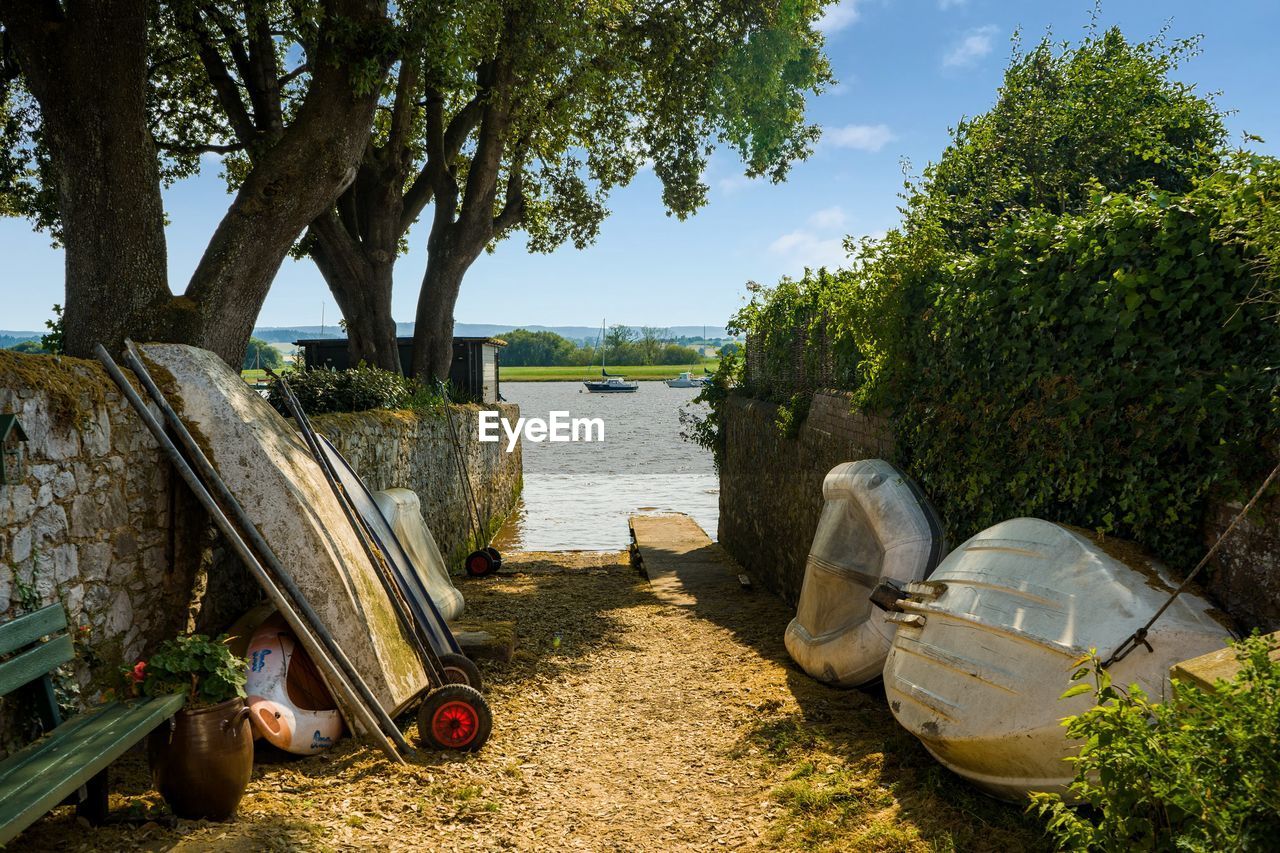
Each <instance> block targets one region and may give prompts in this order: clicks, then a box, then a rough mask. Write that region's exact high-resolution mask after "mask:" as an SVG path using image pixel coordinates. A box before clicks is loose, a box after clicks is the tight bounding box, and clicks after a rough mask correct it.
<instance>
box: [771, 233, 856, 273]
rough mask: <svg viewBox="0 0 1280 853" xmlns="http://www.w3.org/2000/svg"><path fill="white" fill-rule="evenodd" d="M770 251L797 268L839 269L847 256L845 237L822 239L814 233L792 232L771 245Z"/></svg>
mask: <svg viewBox="0 0 1280 853" xmlns="http://www.w3.org/2000/svg"><path fill="white" fill-rule="evenodd" d="M769 251H770V252H772V253H773V254H775V255H783V256H784V257H786V258H787V259H788V260H789V261H791V262H792V263H794V264H795V265H796V266H797V267H802V266H805V267H814V268H817V267H838V266H840V265H842V264H843V263H844V262H845V260H846V258H847V255H846V254H845V250H844V237H820V236H819V235H817V234H815V233H814V232H812V231H805V230H799V231H792V232H791V233H789V234H783V235H782V236H781V237H779V238H778V239H776V240H774V241H773V242H772V243H770V244H769Z"/></svg>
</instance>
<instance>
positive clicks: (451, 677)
mask: <svg viewBox="0 0 1280 853" xmlns="http://www.w3.org/2000/svg"><path fill="white" fill-rule="evenodd" d="M440 666H441V668H442V669H443V670H444V680H445V682H446V683H448V684H468V685H470V686H472V687H474V688H475V689H476V690H484V679H483V678H481V676H480V667H478V666H476V663H475V661H473V660H472V659H471V658H469V657H467V656H466V655H460V654H458V653H456V652H445V653H444V654H442V655H440Z"/></svg>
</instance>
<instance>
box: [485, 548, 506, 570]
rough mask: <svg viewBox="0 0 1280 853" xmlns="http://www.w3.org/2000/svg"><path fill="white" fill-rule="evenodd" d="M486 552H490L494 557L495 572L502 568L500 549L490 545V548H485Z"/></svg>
mask: <svg viewBox="0 0 1280 853" xmlns="http://www.w3.org/2000/svg"><path fill="white" fill-rule="evenodd" d="M484 552H485V553H486V554H488V555H489V556H490V557H493V570H494V571H495V572H496V571H499V570H501V569H502V554H500V553H498V549H497V548H495V547H493V546H492V545H490V546H489V547H488V548H485V549H484Z"/></svg>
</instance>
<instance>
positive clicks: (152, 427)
mask: <svg viewBox="0 0 1280 853" xmlns="http://www.w3.org/2000/svg"><path fill="white" fill-rule="evenodd" d="M96 352H97V356H98V360H99V361H100V362H101V363H102V366H103V367H104V368H105V369H106V371H107V374H108V375H109V376H110V377H111V379H112V381H113V382H115V384H116V386H117V387H119V389H120V392H121V393H122V394H124V396H125V399H126V400H128V401H129V404H130V405H131V406H132V407H133V409H134V411H136V412H137V413H138V416H139V417H140V418H141V419H142V422H143V424H144V425H145V426H146V427H147V429H148V430H149V431H150V432H151V435H152V436H153V437H154V438H155V440H156V442H157V443H158V444H159V445H160V449H161V450H162V451H163V452H164V454H165V455H166V456H167V457H168V458H169V461H170V462H171V463H173V466H174V468H176V469H177V471H178V474H179V475H180V476H181V477H182V479H183V482H185V483H186V484H187V486H188V487H190V489H191V491H192V493H194V494H195V496H196V500H198V501H199V502H200V505H201V506H202V507H203V508H204V509H205V511H206V512H208V513H209V516H210V517H211V518H212V519H213V522H214V524H215V525H216V526H217V528H218V530H220V531H221V532H222V534H223V535H224V536H225V537H226V538H227V541H228V542H229V543H230V544H231V548H232V550H233V551H234V552H235V554H236V556H238V557H239V558H240V559H241V561H242V562H243V563H244V565H245V567H246V568H248V569H249V571H250V573H251V574H253V576H254V578H255V579H256V580H257V581H258V583H259V584H260V585H261V586H262V589H263V591H264V592H266V593H267V597H268V598H269V599H271V603H272V604H274V605H275V606H276V608H277V609H278V610H279V611H280V613H281V615H283V616H284V617H285V620H286V621H287V622H288V623H289V626H290V627H291V628H292V629H293V630H294V631H295V632H296V633H297V635H298V639H299V640H300V641H301V642H302V644H303V646H304V647H305V648H306V649H307V652H308V654H310V655H311V657H312V658H313V659H314V660H315V662H316V664H317V665H318V666H319V667H320V668H321V670H322V671H323V672H324V674H325V675H326V676H327V680H329V681H330V683H331V684H332V685H333V686H335V687H336V688H337V689H336V690H335V691H334V698H335V699H337V700H338V701H339V702H340V703H342V704H345V705H346V706H347V708H346V709H345V711H346V713H347V715H348V717H349V718H350V719H352V720H355V721H358V722H359V723H360V724H361V725H362V726H363V727H364V728H365V730H366V734H367V735H368V736H369V737H371V738H373V739H374V741H375V742H376V743H377V745H378V747H379V748H380V749H381V750H382V751H383V752H384V753H386V755H387V757H388V758H390V759H391V760H392V761H396V762H399V763H401V764H403V763H404V757H403V756H401V755H400V753H399V752H398V751H397V750H396V748H395V746H394V745H393V744H392V743H391V742H390V741H389V740H388V739H387V738H386V737H380V736H379V734H378V732H379V725H378V721H377V720H376V719H375V718H374V716H373V715H372V714H371V713H370V710H369V708H367V707H365V706H364V705H363V704H361V702H360V701H359V699H358V697H357V696H356V695H355V694H354V692H353V691H352V689H351V685H350V684H348V683H347V681H346V680H345V679H344V678H343V677H342V673H341V672H339V671H338V669H337V667H336V666H334V664H333V661H332V660H330V658H329V656H328V654H326V652H325V649H324V647H323V646H321V644H320V643H319V642H317V641H316V639H315V636H314V635H313V634H312V632H311V630H310V628H309V627H308V626H307V625H306V623H305V622H304V621H303V620H302V618H301V617H300V616H299V615H298V613H297V611H296V610H295V609H294V606H293V604H292V603H291V602H290V601H289V599H287V598H286V597H285V595H284V594H283V593H282V592H281V591H280V589H279V587H277V586H276V584H275V582H274V581H273V580H272V578H271V576H270V575H269V574H268V573H267V571H266V569H264V568H263V566H262V564H261V563H260V562H259V561H258V558H257V556H256V555H255V554H254V553H253V551H251V550H250V549H249V546H248V545H247V544H246V543H245V541H244V539H243V538H242V537H241V536H240V532H239V531H238V530H237V529H236V528H235V525H233V524H232V523H231V520H230V519H229V518H227V516H226V514H225V513H223V511H222V509H221V508H220V507H219V506H218V504H217V502H216V501H215V500H214V499H213V496H212V495H211V494H209V491H208V490H207V489H206V488H205V486H204V484H203V483H202V482H201V481H200V478H199V477H198V476H197V475H196V473H195V471H194V470H192V468H191V466H190V465H189V464H188V463H187V460H186V459H185V458H184V457H183V455H182V453H181V451H179V450H178V448H177V446H176V445H175V444H174V443H173V441H172V439H170V438H169V436H168V434H167V433H166V432H165V431H164V426H163V425H162V424H161V423H160V422H159V421H158V420H156V417H155V415H153V414H152V413H151V410H150V409H148V408H147V405H146V403H144V402H143V401H142V398H141V397H140V396H138V392H137V390H136V389H135V388H134V387H133V385H132V384H131V383H130V382H129V380H128V379H126V378H125V376H124V374H123V373H121V372H120V368H119V366H118V365H117V364H116V363H115V361H114V360H113V359H112V358H111V355H110V353H108V352H107V350H106V349H105V348H104V347H103V346H102V345H101V344H99V345H98V346H97V350H96ZM300 603H302V604H305V599H302V600H301V601H300ZM316 627H317V632H320V633H327V632H325V631H324V626H323V625H322V624H320V623H319V622H318V621H317V625H316ZM366 689H367V688H366ZM373 706H374V707H376V708H378V709H379V710H381V706H380V705H378V704H377V703H376V702H374V703H373ZM393 728H394V726H393ZM397 732H398V730H397Z"/></svg>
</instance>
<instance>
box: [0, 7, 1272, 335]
mask: <svg viewBox="0 0 1280 853" xmlns="http://www.w3.org/2000/svg"><path fill="white" fill-rule="evenodd" d="M1091 8H1092V3H1091V2H1089V1H1088V0H1071V2H1058V0H1053V2H1048V0H1036V2H1026V0H1022V2H1011V0H843V2H841V3H839V4H838V5H836V6H834V7H832V8H830V9H829V10H828V12H827V14H826V17H825V18H824V20H823V22H822V29H823V31H824V33H825V35H826V40H827V54H828V56H829V58H830V60H831V64H832V67H833V70H834V72H835V76H836V78H837V80H838V83H837V85H835V86H833V87H831V88H829V89H828V90H827V91H826V92H825V93H823V94H822V95H820V96H818V97H816V98H814V99H813V100H812V101H811V103H810V108H809V117H810V120H811V121H813V122H815V123H817V124H819V125H821V126H822V128H823V136H822V139H821V141H820V142H819V143H818V145H817V146H816V148H815V150H814V152H813V154H812V156H811V157H810V158H809V159H808V160H806V161H804V162H802V163H799V164H797V165H796V166H795V167H794V168H793V169H792V170H791V173H790V176H789V178H788V180H787V181H786V182H785V183H783V184H776V185H775V184H771V183H769V182H768V181H767V180H748V179H746V178H744V177H743V176H742V165H741V163H740V162H738V160H737V158H736V156H735V155H733V154H732V152H729V151H720V152H717V154H716V155H715V156H714V157H713V158H712V161H711V164H710V167H709V169H708V173H707V176H706V181H707V183H708V185H709V186H710V187H711V192H710V203H709V204H708V206H707V207H706V208H704V209H703V210H702V211H701V212H699V213H698V214H697V215H695V216H693V217H692V218H690V219H687V220H685V221H683V222H681V221H679V220H677V219H675V218H674V217H668V216H667V215H666V214H665V212H664V210H663V207H662V204H661V200H660V193H659V185H658V182H657V180H656V179H655V178H654V177H653V174H652V172H642V173H641V174H640V175H639V176H637V178H636V180H635V181H633V182H632V184H631V185H630V186H629V187H626V188H624V189H622V190H619V191H617V192H615V194H614V196H613V198H612V203H611V209H612V211H613V213H612V215H611V216H610V217H609V218H608V219H607V220H606V221H605V223H604V225H603V227H602V230H601V234H600V237H599V239H598V240H597V241H596V242H595V244H594V245H592V246H591V247H589V248H588V249H586V250H582V251H579V250H577V249H574V248H572V247H571V246H570V247H566V248H562V249H560V250H558V251H556V252H554V253H552V254H550V255H540V254H531V253H529V252H527V251H526V249H525V244H524V239H523V235H519V234H517V235H513V236H512V237H511V238H509V239H508V240H506V241H505V242H503V243H502V244H501V245H500V246H499V247H498V249H497V251H496V252H494V253H492V254H484V255H481V256H480V258H479V259H478V260H477V261H476V262H475V264H474V265H473V266H472V268H471V270H470V272H469V273H468V274H467V278H466V280H465V282H464V284H463V289H462V294H461V296H460V297H459V300H458V306H457V310H456V312H455V317H456V319H457V320H458V321H459V322H470V323H502V324H508V323H509V324H513V325H546V326H560V325H585V326H594V325H596V324H598V323H599V322H600V321H601V319H607V320H608V322H609V323H610V324H612V323H627V324H630V325H635V326H640V325H650V326H675V325H716V326H719V325H723V324H724V323H725V321H726V320H727V319H728V318H729V317H730V316H731V315H732V314H733V313H734V312H735V311H737V309H738V308H739V307H740V306H741V305H742V304H743V301H744V294H745V285H746V283H747V282H748V281H757V282H761V283H764V284H770V283H773V282H776V281H777V280H778V279H779V277H781V276H783V275H792V276H798V275H800V274H801V273H802V272H803V270H804V267H805V266H806V265H809V266H819V265H823V264H826V265H836V264H839V263H840V262H841V261H842V260H843V259H844V251H843V249H842V241H843V238H844V237H845V236H846V235H852V236H855V237H856V236H861V235H866V234H879V233H883V232H884V231H885V230H887V229H889V228H892V227H893V226H894V225H895V224H896V223H897V222H898V218H899V214H898V210H897V206H898V203H899V201H900V199H899V197H898V194H899V193H900V192H901V190H902V183H903V178H904V171H903V169H904V165H905V167H906V168H907V170H908V173H909V174H918V173H919V172H920V170H921V169H922V168H923V167H924V166H925V165H926V164H927V163H928V162H930V161H932V160H934V159H936V158H937V157H938V155H939V154H940V153H941V151H942V150H943V148H944V147H945V146H946V144H947V141H948V138H949V136H948V133H949V128H951V127H952V126H954V125H955V123H956V121H957V120H958V119H960V118H961V117H962V116H966V115H970V116H971V115H975V114H978V113H981V112H983V111H985V110H986V109H987V108H988V107H990V106H991V104H992V102H993V100H994V98H995V93H996V89H997V87H998V86H999V83H1000V79H1001V76H1002V72H1003V69H1004V68H1005V66H1006V64H1007V61H1008V58H1009V53H1010V49H1011V45H1010V39H1011V37H1012V35H1013V34H1014V32H1015V31H1016V30H1021V32H1022V34H1023V41H1024V43H1027V42H1033V41H1035V40H1038V39H1039V37H1040V36H1041V35H1042V34H1043V33H1044V32H1045V31H1046V29H1047V28H1051V29H1052V32H1053V34H1054V36H1055V38H1056V39H1060V40H1061V39H1072V40H1074V39H1077V38H1078V37H1079V36H1080V35H1081V34H1082V32H1083V29H1084V28H1085V27H1086V26H1087V24H1088V22H1089V17H1090V10H1091ZM1099 20H1100V24H1101V25H1102V26H1110V25H1113V24H1114V25H1119V26H1120V27H1121V29H1122V30H1123V31H1124V33H1125V34H1126V36H1128V37H1129V38H1131V39H1134V40H1141V39H1145V38H1148V37H1150V36H1153V35H1155V34H1156V33H1157V32H1158V31H1159V30H1160V29H1161V28H1162V27H1164V26H1166V25H1167V26H1168V28H1169V34H1170V36H1171V37H1174V38H1177V37H1183V36H1191V35H1196V34H1201V35H1203V36H1204V41H1203V45H1202V47H1203V53H1202V54H1201V55H1200V56H1198V57H1196V58H1194V59H1192V60H1190V61H1189V62H1188V63H1187V64H1186V65H1184V66H1183V67H1182V68H1181V69H1180V70H1179V71H1178V76H1179V77H1180V78H1182V79H1184V80H1186V81H1187V82H1192V83H1195V84H1196V86H1197V88H1198V90H1199V91H1201V92H1210V93H1217V101H1218V103H1219V105H1220V106H1221V107H1223V108H1225V109H1228V110H1231V111H1232V114H1231V116H1230V117H1229V119H1228V122H1227V123H1228V127H1229V129H1230V131H1231V133H1232V139H1233V141H1234V142H1241V141H1242V140H1243V136H1242V134H1244V133H1246V132H1247V133H1250V134H1255V135H1257V136H1260V137H1262V138H1263V139H1264V140H1266V142H1265V143H1262V144H1260V145H1259V144H1254V145H1253V146H1252V147H1254V148H1257V149H1259V150H1262V151H1265V152H1267V153H1270V154H1280V99H1277V97H1276V95H1275V87H1276V85H1277V81H1280V51H1277V50H1276V49H1275V34H1276V33H1277V32H1280V3H1277V2H1275V0H1226V2H1218V3H1205V2H1203V0H1161V2H1152V0H1107V2H1105V4H1104V7H1103V9H1102V13H1101V16H1100V19H1099ZM229 202H230V198H229V196H227V194H226V188H225V185H224V184H223V182H222V180H221V178H220V177H219V176H218V169H217V167H216V164H214V165H212V166H211V167H210V168H207V169H205V170H203V172H202V173H201V175H200V176H199V177H196V178H192V179H189V180H186V181H184V182H182V183H180V184H178V185H176V186H174V187H172V188H170V189H169V190H168V191H167V192H166V194H165V206H166V212H167V214H168V217H169V220H170V222H171V224H170V225H169V227H168V229H167V237H168V246H169V263H170V279H171V282H173V283H175V284H174V286H175V288H180V287H181V286H182V284H183V283H185V281H186V279H187V278H188V277H189V275H190V273H191V271H192V270H193V269H194V268H195V266H196V263H197V261H198V259H199V257H200V254H201V253H202V252H203V251H204V248H205V245H206V244H207V242H208V240H209V237H210V236H211V235H212V234H213V231H214V228H215V227H216V225H217V222H218V220H219V218H220V217H221V216H222V214H223V213H224V212H225V210H226V208H227V205H228V204H229ZM410 243H411V246H412V248H411V251H410V252H409V254H408V255H407V256H405V257H402V258H401V259H400V261H399V262H398V263H397V265H396V278H395V295H394V301H393V311H394V313H395V318H396V319H397V320H399V321H409V320H412V319H413V315H414V310H415V306H416V301H417V294H418V289H419V284H420V282H421V277H422V271H423V269H424V266H425V252H424V245H425V243H426V228H425V223H424V224H423V225H421V226H419V227H418V228H416V229H415V230H414V231H413V232H411V234H410ZM62 278H63V260H62V253H61V252H60V251H58V250H56V249H53V248H51V247H50V244H49V239H48V237H47V236H46V235H43V234H38V233H34V232H33V231H32V230H31V228H30V226H29V224H28V223H27V222H25V221H22V220H13V219H7V220H6V219H0V329H14V330H35V329H41V328H42V327H43V324H44V321H45V320H46V319H48V318H49V317H50V316H51V314H50V306H51V305H52V304H53V303H55V302H61V301H63V294H62ZM337 316H338V312H337V308H336V306H335V304H334V301H333V298H332V296H331V295H330V294H329V291H328V289H327V287H326V286H325V284H324V280H323V279H322V278H321V277H320V274H319V272H318V271H317V270H316V268H315V266H314V264H313V263H312V262H311V261H309V260H303V261H293V260H286V261H285V262H284V265H283V266H282V268H281V270H280V273H279V275H277V277H276V280H275V283H274V285H273V286H272V289H271V292H270V294H269V295H268V297H267V300H266V304H265V305H264V306H263V309H262V313H261V314H260V315H259V318H258V325H260V326H297V325H318V324H319V323H320V322H321V319H322V318H323V320H324V322H325V323H327V324H333V323H335V322H336V319H337Z"/></svg>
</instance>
